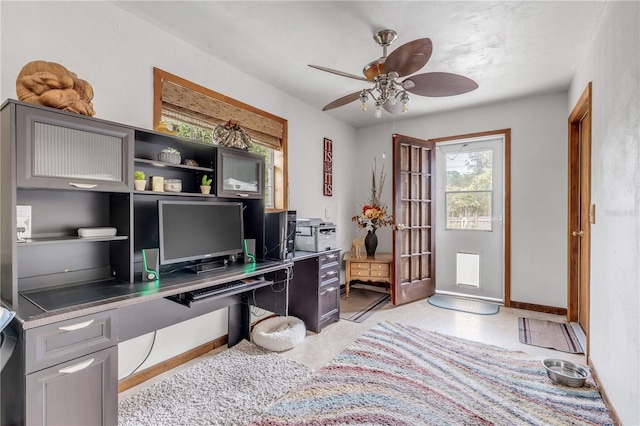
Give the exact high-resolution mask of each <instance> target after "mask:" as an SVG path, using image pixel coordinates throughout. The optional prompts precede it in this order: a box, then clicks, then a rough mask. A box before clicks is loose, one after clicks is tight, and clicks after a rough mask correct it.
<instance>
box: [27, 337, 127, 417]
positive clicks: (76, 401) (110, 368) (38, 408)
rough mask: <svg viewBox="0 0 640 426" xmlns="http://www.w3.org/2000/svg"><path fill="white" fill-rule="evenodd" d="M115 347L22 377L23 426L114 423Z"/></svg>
mask: <svg viewBox="0 0 640 426" xmlns="http://www.w3.org/2000/svg"><path fill="white" fill-rule="evenodd" d="M117 369H118V347H117V346H113V347H111V348H108V349H104V350H102V351H99V352H94V353H92V354H90V355H87V356H84V357H81V358H76V359H74V360H73V361H69V362H65V363H63V364H58V365H56V366H53V367H50V368H47V369H45V370H41V371H38V372H36V373H32V374H28V375H27V376H26V387H27V392H26V424H27V425H65V426H75V425H77V426H86V425H115V424H117V423H118V373H117Z"/></svg>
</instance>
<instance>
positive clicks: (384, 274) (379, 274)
mask: <svg viewBox="0 0 640 426" xmlns="http://www.w3.org/2000/svg"><path fill="white" fill-rule="evenodd" d="M369 276H370V277H371V278H389V270H388V269H387V270H384V269H381V270H379V271H369Z"/></svg>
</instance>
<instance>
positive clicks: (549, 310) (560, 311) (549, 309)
mask: <svg viewBox="0 0 640 426" xmlns="http://www.w3.org/2000/svg"><path fill="white" fill-rule="evenodd" d="M509 307H510V308H516V309H526V310H527V311H536V312H544V313H545V314H554V315H564V316H567V309H566V308H556V307H555V306H544V305H535V304H533V303H523V302H514V301H513V300H511V301H510V302H509Z"/></svg>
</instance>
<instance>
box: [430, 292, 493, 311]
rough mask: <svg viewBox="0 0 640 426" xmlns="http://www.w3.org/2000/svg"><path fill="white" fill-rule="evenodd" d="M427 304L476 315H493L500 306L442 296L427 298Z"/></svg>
mask: <svg viewBox="0 0 640 426" xmlns="http://www.w3.org/2000/svg"><path fill="white" fill-rule="evenodd" d="M429 303H430V304H432V305H433V306H437V307H438V308H444V309H451V310H454V311H461V312H469V313H471V314H477V315H495V314H497V313H498V311H499V310H500V305H498V304H497V303H491V302H485V301H482V300H471V299H463V298H462V297H455V296H447V295H444V294H434V295H433V296H431V297H430V298H429Z"/></svg>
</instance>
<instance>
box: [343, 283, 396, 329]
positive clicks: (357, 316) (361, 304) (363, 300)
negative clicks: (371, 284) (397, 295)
mask: <svg viewBox="0 0 640 426" xmlns="http://www.w3.org/2000/svg"><path fill="white" fill-rule="evenodd" d="M389 302H390V299H389V294H388V293H380V292H378V291H372V290H366V289H363V288H353V287H351V288H350V290H349V300H347V299H346V293H345V290H344V288H343V289H342V291H341V293H340V319H343V320H347V321H352V322H364V321H365V320H366V319H367V318H369V317H371V315H373V314H374V313H375V312H376V311H377V310H379V309H381V308H384V307H385V306H387V305H388V304H389Z"/></svg>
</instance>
